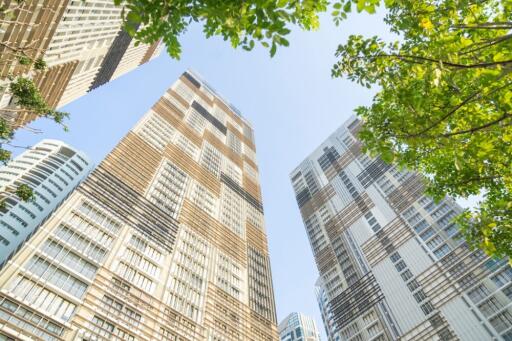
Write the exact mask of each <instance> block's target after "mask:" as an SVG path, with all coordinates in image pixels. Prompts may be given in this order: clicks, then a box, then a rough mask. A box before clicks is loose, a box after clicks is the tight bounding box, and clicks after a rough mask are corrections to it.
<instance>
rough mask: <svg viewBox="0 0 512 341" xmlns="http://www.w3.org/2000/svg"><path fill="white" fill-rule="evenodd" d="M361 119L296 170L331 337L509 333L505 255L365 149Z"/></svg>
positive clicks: (417, 181)
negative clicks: (488, 248) (474, 243)
mask: <svg viewBox="0 0 512 341" xmlns="http://www.w3.org/2000/svg"><path fill="white" fill-rule="evenodd" d="M360 127H361V122H360V121H359V120H357V119H351V120H349V121H348V122H346V123H345V124H344V125H343V126H342V127H341V128H339V129H338V130H336V131H335V132H334V133H333V134H332V135H331V136H330V137H329V138H328V139H327V140H326V141H325V142H324V143H322V145H321V146H320V147H319V148H317V149H316V150H315V151H314V152H313V153H312V154H311V155H310V156H309V157H308V158H307V159H306V160H304V161H303V162H302V163H301V164H300V166H299V167H297V169H295V170H294V171H293V172H292V173H291V181H292V184H293V188H294V190H295V193H296V197H297V202H298V205H299V207H300V211H301V215H302V218H303V220H304V225H305V227H306V231H307V234H308V237H309V240H310V244H311V247H312V249H313V253H314V255H315V260H316V263H317V267H318V270H319V272H320V276H321V280H320V282H319V285H320V289H321V290H323V291H325V293H324V294H325V295H326V298H327V305H325V304H324V307H325V312H326V313H325V314H323V315H324V316H327V317H328V318H327V323H326V324H327V327H328V328H329V327H330V326H331V325H333V327H334V328H332V329H334V330H333V332H334V334H335V335H334V337H336V336H337V337H339V338H340V339H341V340H397V339H399V340H475V341H477V340H512V304H511V299H512V269H511V267H510V266H509V265H508V264H507V261H506V260H494V259H489V258H488V257H486V256H485V254H484V253H483V252H481V251H480V250H470V249H469V248H468V246H467V245H466V244H465V243H464V241H463V240H462V239H461V238H458V236H459V232H458V228H457V226H456V225H454V224H453V223H452V222H451V220H452V218H453V217H454V216H455V215H457V213H459V212H460V210H461V209H460V207H459V206H458V205H457V204H456V203H455V202H454V201H453V200H451V199H450V198H446V199H445V200H442V201H440V202H438V203H435V202H434V201H432V200H431V199H430V198H429V197H427V196H425V195H424V189H423V183H422V180H421V178H420V177H419V176H418V175H417V174H414V173H411V172H407V171H402V170H400V169H398V168H397V167H396V166H393V165H389V164H386V163H384V162H383V161H382V160H381V159H379V158H375V159H372V158H369V157H367V156H366V155H364V154H362V153H361V143H360V142H359V141H358V140H357V138H356V136H357V132H358V130H359V129H360ZM322 295H323V294H322ZM330 319H332V322H333V323H330V321H329V320H330Z"/></svg>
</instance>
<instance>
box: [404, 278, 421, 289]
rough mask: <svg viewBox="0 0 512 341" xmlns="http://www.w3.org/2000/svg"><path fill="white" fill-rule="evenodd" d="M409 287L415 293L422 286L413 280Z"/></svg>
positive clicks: (408, 284)
mask: <svg viewBox="0 0 512 341" xmlns="http://www.w3.org/2000/svg"><path fill="white" fill-rule="evenodd" d="M407 287H408V288H409V290H410V291H414V290H416V289H417V288H419V287H420V284H419V283H418V281H417V280H415V279H413V280H412V281H410V282H409V283H407Z"/></svg>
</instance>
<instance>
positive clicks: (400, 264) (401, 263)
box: [395, 260, 407, 271]
mask: <svg viewBox="0 0 512 341" xmlns="http://www.w3.org/2000/svg"><path fill="white" fill-rule="evenodd" d="M395 267H396V269H397V270H398V271H402V270H403V269H405V268H406V267H407V265H406V264H405V262H404V261H403V260H401V261H400V262H398V263H396V264H395Z"/></svg>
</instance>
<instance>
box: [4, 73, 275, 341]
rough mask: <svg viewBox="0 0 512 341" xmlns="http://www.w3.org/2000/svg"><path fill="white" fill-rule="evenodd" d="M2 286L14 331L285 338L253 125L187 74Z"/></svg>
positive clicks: (7, 321) (9, 332)
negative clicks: (279, 322)
mask: <svg viewBox="0 0 512 341" xmlns="http://www.w3.org/2000/svg"><path fill="white" fill-rule="evenodd" d="M0 287H1V288H2V290H1V291H0V320H1V323H0V334H2V335H4V337H10V338H15V339H17V338H22V337H24V338H30V337H31V338H35V339H43V340H169V341H171V340H172V341H176V340H180V341H182V340H183V341H185V340H190V341H192V340H194V341H195V340H205V341H206V340H208V341H232V340H233V341H234V340H253V341H269V340H277V339H278V333H277V326H276V317H275V306H274V295H273V288H272V278H271V272H270V262H269V255H268V250H267V239H266V233H265V226H264V220H263V206H262V202H261V193H260V188H259V179H258V166H257V163H256V152H255V144H254V136H253V130H252V128H251V125H250V123H249V122H248V121H247V120H245V119H244V118H242V117H241V115H240V114H239V112H238V110H237V109H236V108H235V107H234V106H232V105H231V104H230V103H229V102H227V101H226V100H225V99H223V98H222V97H221V96H219V95H218V94H217V93H216V92H215V91H214V90H213V89H212V88H211V87H210V86H209V85H208V84H207V83H206V82H204V81H203V80H201V79H200V77H198V76H197V75H194V74H192V72H186V73H184V74H183V75H182V76H181V77H180V78H179V80H178V81H176V82H175V83H174V85H173V86H172V87H171V88H170V89H169V90H168V91H167V92H166V93H165V94H164V95H163V96H162V97H161V98H160V99H159V100H158V101H157V103H155V105H154V106H153V107H152V108H151V109H150V110H149V111H148V112H147V113H146V114H145V115H144V117H143V118H142V119H141V120H140V121H139V123H138V124H137V125H136V126H135V127H134V128H133V129H132V130H131V131H130V132H129V133H128V134H127V135H126V136H125V137H124V138H123V139H122V140H121V141H120V142H119V144H118V145H117V147H116V148H115V149H114V150H113V151H112V152H111V153H110V154H109V155H108V156H107V157H106V158H105V160H104V161H103V162H102V163H101V164H100V165H99V166H98V167H97V168H96V169H95V170H94V171H93V172H92V173H91V174H90V176H89V177H88V178H87V179H86V180H85V181H84V182H82V184H81V185H80V186H79V187H78V188H77V189H76V190H75V191H74V192H73V193H72V194H71V195H70V196H69V198H68V199H66V200H65V201H64V203H63V204H62V205H61V206H60V208H59V209H58V210H57V211H56V212H55V213H54V214H53V215H52V216H51V217H50V218H49V219H48V220H47V221H46V222H45V223H44V225H43V226H42V227H41V228H39V230H38V231H37V233H35V235H34V236H33V237H32V238H31V239H30V240H29V242H27V243H26V244H25V246H24V247H23V248H22V249H21V250H20V252H18V253H17V255H16V256H15V257H14V258H13V259H12V261H11V262H10V263H9V265H8V266H7V267H5V268H4V269H3V270H2V271H1V272H0Z"/></svg>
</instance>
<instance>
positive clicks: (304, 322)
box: [279, 313, 320, 341]
mask: <svg viewBox="0 0 512 341" xmlns="http://www.w3.org/2000/svg"><path fill="white" fill-rule="evenodd" d="M279 335H280V337H281V341H320V334H319V333H318V329H317V327H316V323H315V320H313V319H312V318H311V317H309V316H306V315H304V314H301V313H291V314H290V315H288V316H286V317H285V318H284V320H283V321H281V323H280V324H279Z"/></svg>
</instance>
